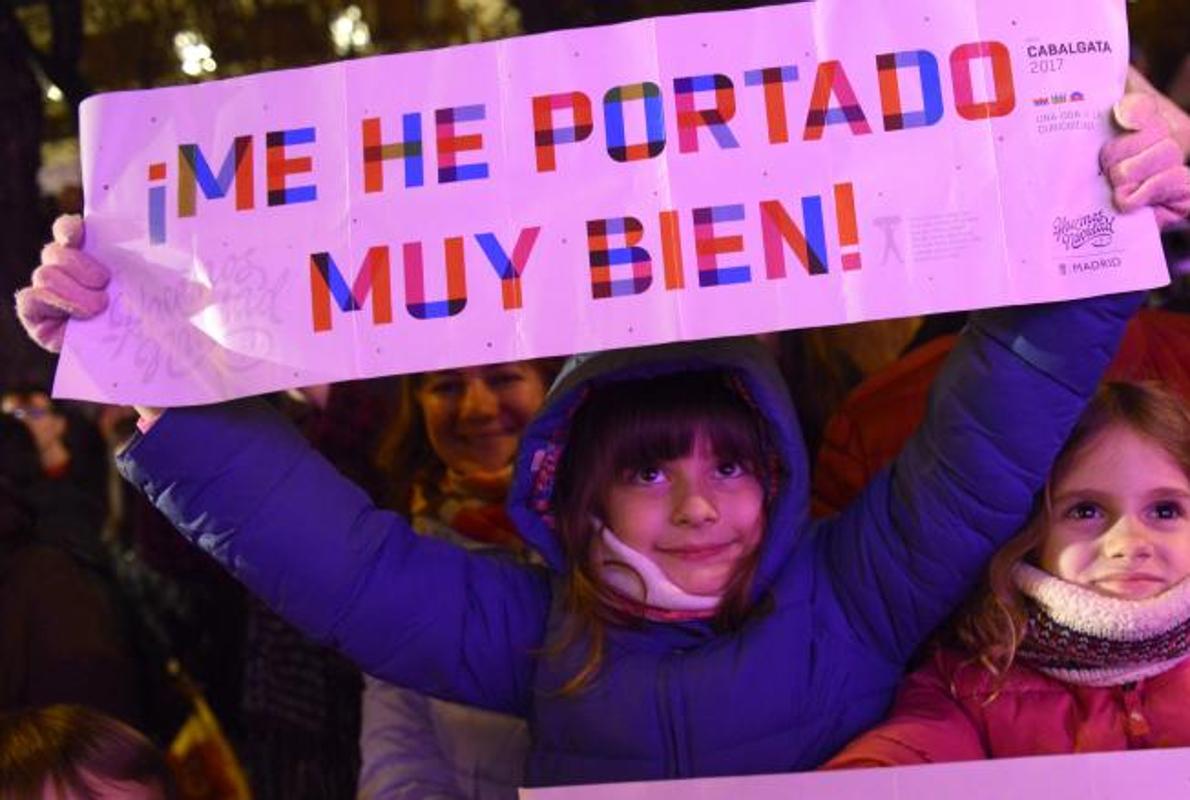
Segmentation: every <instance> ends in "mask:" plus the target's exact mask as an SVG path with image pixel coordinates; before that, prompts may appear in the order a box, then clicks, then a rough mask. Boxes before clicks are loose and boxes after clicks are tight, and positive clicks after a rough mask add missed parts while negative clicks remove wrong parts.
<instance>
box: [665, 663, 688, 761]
mask: <svg viewBox="0 0 1190 800" xmlns="http://www.w3.org/2000/svg"><path fill="white" fill-rule="evenodd" d="M681 657H682V651H681V650H674V651H672V652H671V653H670V654H669V655H667V656H665V657H664V658H663V659H661V664H660V665H659V667H658V671H657V697H658V698H659V699H660V705H661V726H662V729H663V732H664V734H665V748H666V751H667V752H666V757H665V775H666V777H667V778H685V777H689V776H690V774H691V773H690V764H689V759H688V758H687V757H686V747H687V742H686V737H685V735H684V730H685V729H684V727H683V724H682V723H683V720H684V716H685V715H684V714H682V713H681V712H682V710H683V709H682V697H681V686H680V683H681V682H680V681H678V680H676V679H675V678H676V673H677V672H678V666H679V665H678V659H680V658H681ZM679 717H682V718H683V719H679Z"/></svg>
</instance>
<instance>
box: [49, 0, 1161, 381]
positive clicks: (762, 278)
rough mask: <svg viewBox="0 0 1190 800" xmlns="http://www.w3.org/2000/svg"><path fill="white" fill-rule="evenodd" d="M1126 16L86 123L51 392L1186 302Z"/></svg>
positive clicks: (503, 52) (344, 86)
mask: <svg viewBox="0 0 1190 800" xmlns="http://www.w3.org/2000/svg"><path fill="white" fill-rule="evenodd" d="M1127 49H1128V45H1127V30H1126V25H1125V16H1124V2H1123V0H1051V1H1050V2H1045V3H1039V2H1023V0H1022V1H1016V2H1005V0H994V1H993V0H984V1H983V2H973V3H954V2H948V0H904V1H903V2H897V3H888V2H884V1H883V0H845V2H844V0H820V2H815V3H802V4H796V5H789V6H779V7H771V8H762V9H754V10H749V11H739V12H731V13H721V14H701V15H691V16H684V17H669V18H662V19H656V20H645V21H641V22H636V23H630V24H626V25H617V26H612V27H606V28H597V29H588V30H580V31H567V32H562V33H555V34H548V35H542V36H534V37H524V38H520V39H513V40H507V41H503V42H497V43H490V44H481V45H471V46H467V47H460V48H452V49H449V50H441V51H434V52H426V53H413V54H406V55H397V56H383V57H376V58H370V59H362V60H357V61H347V62H341V63H336V64H331V65H326V66H320V67H314V68H310V69H302V70H293V71H286V72H277V73H268V74H262V75H256V76H251V77H246V78H237V79H233V80H227V81H219V82H212V83H205V84H198V85H193V86H184V87H176V88H167V89H158V90H153V91H148V92H128V93H118V94H110V95H103V96H99V97H96V98H92V99H90V100H88V101H87V102H86V103H85V104H84V106H83V110H82V136H83V177H84V184H85V186H84V190H85V195H86V209H87V211H86V213H87V249H88V251H89V252H91V253H92V254H94V255H95V256H96V257H97V258H99V259H101V260H102V261H103V262H104V263H106V264H108V265H110V266H111V267H112V268H113V270H114V272H115V281H114V284H113V303H112V306H111V308H110V310H109V311H108V312H106V313H105V314H104V315H103V316H102V317H99V318H97V319H95V320H94V321H91V322H88V323H83V324H73V325H72V326H71V328H70V330H69V332H68V335H67V339H66V348H65V351H64V353H63V357H62V359H61V362H60V367H59V374H58V379H57V385H56V387H55V390H56V393H57V394H58V395H60V396H68V397H81V398H88V399H96V400H109V401H123V402H131V401H136V402H140V403H146V404H161V405H180V404H188V403H205V402H211V401H215V400H219V399H223V398H230V397H235V396H240V395H246V394H254V393H259V392H264V391H269V390H275V389H281V388H286V387H292V386H300V385H306V384H314V383H321V382H326V381H337V380H343V379H348V378H357V377H366V376H371V375H379V374H389V373H398V372H411V371H421V370H426V369H434V368H444V367H450V366H460V365H467V364H478V363H488V362H497V361H509V360H515V359H522V358H527V357H534V356H546V355H557V354H566V353H572V352H578V351H586V350H594V349H607V348H618V347H627V346H633V345H644V344H650V343H655V342H663V341H671V340H675V339H692V338H705V337H712V336H722V335H727V334H741V333H752V332H759V331H768V330H775V329H781V328H791V327H801V326H814V325H825V324H836V323H843V322H851V321H856V320H864V319H875V318H884V317H894V316H905V315H911V314H921V313H928V312H935V311H945V310H953V309H959V308H972V307H979V306H992V305H1008V304H1015V303H1029V302H1037V301H1042V300H1052V299H1059V298H1067V297H1078V296H1086V295H1093V294H1100V293H1105V292H1112V291H1119V290H1123V289H1126V288H1140V287H1150V286H1154V285H1158V284H1161V283H1164V282H1165V280H1166V271H1165V267H1164V265H1163V261H1162V258H1161V253H1160V249H1159V246H1158V242H1157V237H1156V236H1155V227H1154V224H1153V222H1152V219H1151V214H1149V213H1148V212H1145V213H1142V214H1137V215H1134V216H1132V217H1128V218H1123V217H1119V216H1117V215H1116V214H1115V213H1114V212H1113V210H1112V208H1111V206H1110V202H1109V197H1108V191H1107V188H1106V185H1105V182H1104V180H1103V178H1102V177H1101V176H1100V175H1099V174H1098V171H1097V155H1096V154H1097V151H1098V148H1099V146H1100V144H1101V143H1102V142H1103V141H1104V140H1105V139H1106V138H1107V137H1108V136H1109V135H1110V125H1109V122H1108V113H1107V112H1108V109H1109V108H1110V107H1111V105H1112V103H1113V102H1114V101H1115V100H1116V99H1117V98H1118V97H1119V95H1120V94H1121V92H1122V87H1123V81H1124V74H1125V69H1126V64H1127Z"/></svg>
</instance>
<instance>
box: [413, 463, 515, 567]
mask: <svg viewBox="0 0 1190 800" xmlns="http://www.w3.org/2000/svg"><path fill="white" fill-rule="evenodd" d="M511 481H512V466H511V465H509V466H508V467H507V468H506V469H502V470H498V471H496V472H482V473H479V472H476V473H468V474H467V475H461V474H459V473H456V472H452V471H449V470H448V471H447V473H446V476H445V477H444V478H443V479H442V480H441V481H440V482H439V483H438V485H437V486H432V487H430V486H425V485H423V484H420V483H419V484H416V485H415V486H414V487H413V501H412V502H411V503H410V512H411V514H410V515H411V517H413V519H415V520H417V521H419V522H422V523H423V526H424V524H425V523H427V522H428V521H429V520H434V521H436V522H438V523H440V524H441V526H443V528H444V529H445V530H449V531H451V532H453V533H454V534H457V535H458V536H460V537H462V538H463V539H466V540H468V542H471V543H475V544H480V545H488V546H496V547H502V548H505V549H507V550H513V551H515V552H521V551H523V550H525V543H524V540H523V539H521V535H520V533H518V532H517V529H516V525H515V524H513V521H512V520H511V519H510V518H509V516H508V513H507V512H506V511H505V509H504V498H505V495H506V494H507V493H508V487H509V484H510V483H511ZM434 528H435V530H434V531H425V532H432V533H439V531H438V529H437V526H434ZM444 538H454V537H452V536H446V537H444Z"/></svg>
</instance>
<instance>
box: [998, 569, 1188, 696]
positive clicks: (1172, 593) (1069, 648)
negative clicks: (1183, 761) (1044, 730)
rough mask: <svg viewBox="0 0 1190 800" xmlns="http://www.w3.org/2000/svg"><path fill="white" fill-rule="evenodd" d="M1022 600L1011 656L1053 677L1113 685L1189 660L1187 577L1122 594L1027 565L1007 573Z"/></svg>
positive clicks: (1084, 682) (1089, 684)
mask: <svg viewBox="0 0 1190 800" xmlns="http://www.w3.org/2000/svg"><path fill="white" fill-rule="evenodd" d="M1012 577H1013V580H1014V582H1015V583H1016V586H1017V588H1018V589H1020V590H1021V592H1022V593H1024V595H1025V597H1026V598H1028V607H1029V623H1028V629H1027V631H1026V633H1025V638H1024V641H1022V642H1021V645H1020V648H1019V650H1018V651H1017V657H1018V658H1019V659H1020V660H1021V661H1023V662H1024V663H1026V664H1028V665H1029V666H1031V667H1033V668H1034V669H1036V670H1039V671H1040V672H1044V673H1045V674H1047V675H1050V676H1052V677H1054V678H1057V679H1058V680H1061V681H1065V682H1067V683H1075V684H1081V685H1083V686H1118V685H1120V684H1124V683H1130V682H1132V681H1138V680H1141V679H1142V678H1148V677H1151V676H1153V675H1159V674H1161V673H1162V672H1165V671H1167V670H1169V669H1171V668H1173V667H1174V666H1176V665H1177V664H1179V663H1181V662H1182V661H1185V660H1186V659H1187V658H1190V578H1186V579H1184V580H1182V581H1181V582H1180V583H1178V584H1176V585H1174V586H1172V587H1170V588H1169V589H1167V590H1166V591H1164V592H1162V593H1161V594H1159V595H1157V596H1156V597H1150V598H1146V599H1144V600H1125V599H1122V598H1118V597H1107V596H1105V595H1101V594H1099V593H1098V592H1095V591H1092V590H1091V589H1087V588H1084V587H1082V586H1079V585H1077V584H1073V583H1067V582H1066V581H1063V580H1061V579H1060V578H1056V577H1054V576H1053V575H1050V574H1049V573H1048V572H1044V571H1042V570H1040V569H1037V568H1036V567H1033V566H1030V565H1028V564H1018V565H1017V566H1016V568H1015V570H1014V571H1013V576H1012Z"/></svg>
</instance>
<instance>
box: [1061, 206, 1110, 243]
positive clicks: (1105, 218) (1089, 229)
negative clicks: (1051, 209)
mask: <svg viewBox="0 0 1190 800" xmlns="http://www.w3.org/2000/svg"><path fill="white" fill-rule="evenodd" d="M1115 224H1116V217H1115V215H1114V214H1109V213H1108V212H1106V211H1102V210H1100V211H1094V212H1092V213H1090V214H1084V215H1083V216H1081V217H1075V218H1074V219H1069V218H1067V217H1056V218H1055V219H1054V239H1055V240H1056V241H1057V242H1058V244H1060V245H1062V246H1063V247H1065V248H1066V250H1067V252H1069V251H1071V250H1079V249H1081V248H1082V247H1083V246H1085V245H1088V244H1089V245H1091V246H1092V247H1107V246H1108V245H1109V244H1111V242H1112V236H1113V235H1114V231H1113V227H1114V226H1115Z"/></svg>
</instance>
